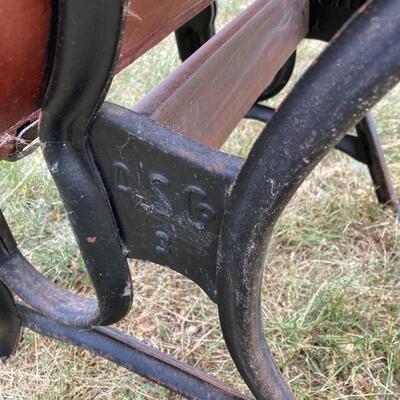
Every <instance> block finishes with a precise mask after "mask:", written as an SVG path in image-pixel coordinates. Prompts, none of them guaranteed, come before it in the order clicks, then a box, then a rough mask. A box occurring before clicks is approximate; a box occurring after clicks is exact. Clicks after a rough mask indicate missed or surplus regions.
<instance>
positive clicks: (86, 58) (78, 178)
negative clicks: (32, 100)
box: [0, 0, 132, 327]
mask: <svg viewBox="0 0 400 400" xmlns="http://www.w3.org/2000/svg"><path fill="white" fill-rule="evenodd" d="M126 4H127V1H125V0H113V1H109V0H85V1H84V2H83V1H82V0H68V1H66V0H61V1H60V2H59V25H58V28H59V30H58V37H57V50H56V55H55V63H54V67H53V71H52V76H51V80H50V84H49V87H48V89H47V93H46V96H45V104H44V107H43V111H42V116H41V122H40V134H39V136H40V140H41V144H42V149H43V154H44V157H45V159H46V162H47V165H48V167H49V170H50V172H51V174H52V176H53V179H54V181H55V183H56V184H57V187H58V190H59V192H60V195H61V197H62V200H63V203H64V205H65V208H66V211H67V213H68V217H69V220H70V223H71V225H72V228H73V231H74V233H75V236H76V239H77V242H78V244H79V248H80V250H81V254H82V257H83V259H84V261H85V264H86V268H87V270H88V273H89V275H90V279H91V281H92V283H93V286H94V289H95V292H96V296H97V301H96V300H90V299H83V298H81V297H79V296H76V295H73V294H71V293H69V292H67V291H65V290H63V289H60V288H58V287H57V286H55V285H54V284H52V283H50V282H49V281H47V280H46V279H45V278H44V277H43V276H42V275H41V274H40V273H39V272H38V271H37V270H35V269H34V268H33V267H32V265H30V264H29V262H28V261H27V260H26V259H25V258H24V257H23V255H22V254H21V253H20V252H19V251H18V249H17V246H16V243H15V241H14V239H13V238H12V235H11V232H10V231H9V229H8V228H7V226H6V223H5V221H4V218H3V217H1V219H2V220H3V221H1V222H2V225H3V229H2V238H3V241H5V242H6V243H7V246H5V247H4V248H3V249H2V251H1V255H0V259H1V261H2V265H1V268H0V278H1V279H2V280H3V281H4V282H5V283H6V285H7V286H8V287H9V288H10V289H11V290H12V291H13V292H15V293H16V294H17V295H18V296H20V297H21V298H22V299H23V300H24V301H26V302H27V303H28V304H30V305H31V306H32V307H34V308H35V309H36V310H38V311H40V312H42V313H44V314H46V315H48V316H50V317H52V318H54V319H57V320H59V321H61V322H63V323H66V324H70V325H74V326H80V327H89V326H92V325H108V324H111V323H114V322H117V321H119V320H120V319H121V318H123V317H124V316H125V315H126V313H127V312H128V311H129V309H130V306H131V301H132V284H131V278H130V274H129V268H128V264H127V261H126V257H125V255H124V253H123V250H122V246H121V242H120V240H119V234H118V230H117V228H116V223H115V221H114V216H113V213H112V210H111V206H110V204H109V200H108V197H107V195H106V191H105V188H104V185H103V182H102V180H101V178H100V174H99V173H98V171H97V168H96V166H95V163H94V161H93V159H92V155H91V152H90V149H89V147H88V144H87V132H88V129H89V128H90V126H91V124H92V122H93V119H94V118H95V114H96V112H97V110H98V108H99V107H100V105H101V104H102V102H103V100H104V97H105V93H106V91H107V89H108V87H109V85H110V82H111V78H112V76H113V72H114V69H115V65H116V60H117V59H118V53H119V45H120V38H121V32H122V28H123V22H124V17H123V16H124V7H125V6H126Z"/></svg>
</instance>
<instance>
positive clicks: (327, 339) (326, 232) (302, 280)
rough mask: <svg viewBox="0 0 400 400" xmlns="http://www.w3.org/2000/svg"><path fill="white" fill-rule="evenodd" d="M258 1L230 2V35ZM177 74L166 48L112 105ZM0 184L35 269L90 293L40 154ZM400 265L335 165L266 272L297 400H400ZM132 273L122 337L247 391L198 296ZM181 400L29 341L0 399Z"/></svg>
mask: <svg viewBox="0 0 400 400" xmlns="http://www.w3.org/2000/svg"><path fill="white" fill-rule="evenodd" d="M247 2H249V0H247V1H243V0H235V1H228V0H224V1H221V7H220V8H221V17H220V20H219V23H220V24H222V23H224V21H225V20H227V19H229V18H230V17H231V16H232V15H234V14H237V12H238V11H239V9H240V8H241V7H243V6H244V4H245V3H247ZM320 49H321V46H320V45H317V44H313V43H311V44H308V45H306V46H303V47H302V49H301V51H300V56H299V63H298V67H297V70H296V76H299V74H301V72H302V71H303V70H304V69H305V68H306V66H307V65H308V63H309V62H310V61H311V60H312V59H313V58H314V57H315V56H316V55H317V54H318V52H319V51H320ZM244 62H245V61H244ZM177 64H178V60H177V57H176V55H175V51H174V43H173V38H168V39H167V40H166V41H164V42H163V43H162V44H161V45H160V46H158V47H157V49H155V50H153V51H152V52H150V53H149V54H147V55H146V56H145V57H144V58H142V59H141V60H139V62H137V63H136V64H135V65H133V66H132V67H130V68H129V69H127V70H126V71H125V72H123V73H122V74H121V75H120V76H119V77H117V79H116V80H115V82H114V85H113V88H112V91H111V93H110V96H109V100H111V101H114V102H117V103H119V104H122V105H124V106H128V107H129V106H131V105H133V104H134V103H135V102H136V101H137V100H138V99H139V98H140V97H141V96H142V95H143V94H144V93H146V92H147V91H148V90H149V89H150V88H151V87H152V86H154V85H155V84H156V83H157V82H158V81H159V80H160V79H161V78H162V77H163V76H165V75H166V74H167V73H168V71H169V70H170V69H172V68H173V67H174V66H175V65H177ZM154 66H156V68H154ZM294 80H295V79H294ZM286 92H287V91H286ZM281 98H282V96H281V97H280V99H281ZM280 99H277V100H275V103H277V102H279V101H280ZM399 99H400V88H397V89H395V90H394V91H393V92H392V93H391V94H390V95H389V96H387V97H386V98H385V99H384V100H383V101H382V102H381V103H380V104H379V105H378V106H377V107H376V109H375V110H374V114H375V116H376V117H377V120H378V124H379V128H380V132H381V137H382V140H383V143H384V146H385V148H386V150H387V156H388V160H389V164H390V167H391V170H392V172H393V177H394V181H395V184H396V186H397V189H398V191H399V192H400V162H399V161H400V142H399V137H398V136H397V133H398V132H399V131H400V120H399V119H398V118H397V114H396V111H397V104H398V102H399ZM261 127H262V126H261V125H260V124H258V123H254V122H248V121H246V122H243V123H241V125H240V126H239V127H238V129H237V130H236V131H235V133H234V135H233V136H232V138H231V139H230V141H229V142H228V143H227V145H226V146H225V150H226V151H229V152H233V153H235V154H240V155H245V154H247V152H248V151H249V149H250V147H251V144H252V142H253V140H254V138H255V137H256V136H257V134H258V133H259V131H260V128H261ZM0 185H1V206H2V208H3V209H4V210H5V213H6V216H7V217H8V219H9V220H10V222H11V225H12V227H13V230H14V233H15V235H16V237H17V239H18V242H19V243H20V246H21V248H22V249H23V251H24V252H25V254H26V255H27V256H28V258H29V259H30V260H31V261H32V262H33V263H34V264H35V265H38V266H39V267H40V268H41V270H42V271H43V272H45V273H46V274H47V275H48V276H49V278H51V279H54V280H57V281H59V282H62V283H63V285H64V286H65V287H68V288H69V289H71V290H75V291H79V292H82V293H87V292H88V291H89V289H88V280H87V278H86V276H85V274H84V269H83V266H82V263H81V261H80V258H79V252H78V250H77V247H76V245H75V243H74V240H73V236H72V234H71V231H70V229H69V227H68V223H67V222H66V220H65V217H64V213H63V208H62V205H61V203H60V200H59V198H58V195H57V193H56V191H55V188H54V186H53V184H52V182H51V180H50V178H49V174H48V172H47V171H46V169H45V167H44V164H43V161H42V158H41V155H40V154H35V155H34V156H32V157H29V158H28V159H26V160H24V161H22V162H19V163H18V164H17V165H11V164H6V163H2V164H1V165H0ZM399 254H400V229H399V225H398V221H396V220H395V219H394V218H393V217H392V215H391V214H390V212H388V211H384V210H382V209H381V208H380V207H378V206H377V204H376V200H375V197H374V193H373V189H372V187H371V183H370V181H369V178H368V174H367V173H366V171H365V168H363V167H361V166H360V165H358V164H356V163H355V162H353V161H351V160H350V159H348V158H347V157H345V156H343V155H340V154H338V153H332V154H330V155H329V156H328V157H327V158H326V159H325V160H324V161H323V162H322V163H321V164H320V165H319V166H318V167H317V168H316V170H315V171H314V172H313V174H312V176H310V178H309V179H308V180H307V181H306V182H305V184H304V185H303V186H302V188H301V190H300V191H299V193H298V194H297V195H296V197H295V198H294V199H293V201H292V202H291V204H290V205H289V207H288V209H287V210H286V211H285V214H284V216H283V218H282V219H281V221H280V223H279V226H278V227H277V229H276V232H275V235H274V240H273V243H272V245H271V251H270V254H269V258H268V263H267V269H266V274H265V282H264V297H263V313H264V317H265V318H264V321H265V331H266V334H267V336H268V339H269V341H270V344H271V348H272V351H273V353H274V355H275V357H276V360H277V361H278V363H279V364H280V366H281V367H282V369H283V372H284V374H285V376H286V377H287V379H288V380H290V382H291V386H292V387H293V389H294V390H295V392H296V393H297V395H298V397H299V398H301V399H352V398H359V399H394V398H400V308H399V299H400V279H399V277H400V257H399ZM132 274H133V279H134V285H135V292H136V294H135V303H134V307H133V309H132V312H131V313H130V315H129V318H127V319H126V320H125V321H124V322H123V323H122V324H121V325H122V326H123V328H124V329H125V330H126V331H127V332H129V333H131V334H134V335H136V336H137V337H139V338H140V339H143V340H144V341H145V342H147V343H151V344H152V345H154V346H156V347H157V348H159V349H161V350H163V351H165V352H167V353H168V354H171V355H174V356H176V357H177V358H179V359H181V360H184V361H187V362H189V363H190V364H192V365H195V366H197V367H199V368H202V369H205V370H207V371H209V372H210V373H212V374H214V375H216V376H218V377H220V378H221V379H223V380H224V381H226V382H228V383H231V384H232V385H234V386H235V387H237V388H239V389H242V390H245V387H244V385H243V383H242V381H241V379H240V378H239V375H238V373H237V372H236V370H235V367H234V365H233V363H232V361H231V360H230V357H229V355H228V353H227V350H226V348H225V345H224V342H223V340H222V336H221V331H220V328H219V323H218V316H217V310H216V307H215V305H214V304H212V303H211V302H210V301H209V300H208V299H207V298H206V296H205V295H204V294H203V293H202V292H201V290H200V289H198V288H197V287H196V286H195V285H194V284H192V283H190V282H189V281H188V280H186V279H185V278H183V277H181V276H179V275H177V274H175V273H174V272H171V271H170V270H168V269H166V268H161V267H158V266H155V265H151V264H148V263H144V262H133V263H132ZM175 398H178V397H177V396H174V395H172V394H171V393H169V392H168V391H166V390H164V389H162V388H159V387H157V386H155V385H153V384H151V383H149V382H148V381H146V380H144V379H141V378H139V377H137V376H135V375H132V374H130V373H128V372H126V371H125V370H123V369H121V368H117V367H115V366H114V365H112V364H111V363H109V362H107V361H104V360H101V359H98V358H95V357H92V356H91V355H90V354H88V353H87V352H86V351H82V350H79V349H76V348H74V347H72V346H69V345H66V344H63V343H57V342H55V341H51V340H48V339H45V338H43V337H39V336H37V335H35V334H32V333H31V332H25V336H24V340H23V342H22V343H21V346H20V347H19V350H18V353H17V355H16V356H15V357H13V358H12V360H11V361H10V362H8V363H7V364H6V365H4V366H0V399H13V400H14V399H46V400H50V399H175Z"/></svg>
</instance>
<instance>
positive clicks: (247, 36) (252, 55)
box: [135, 0, 309, 148]
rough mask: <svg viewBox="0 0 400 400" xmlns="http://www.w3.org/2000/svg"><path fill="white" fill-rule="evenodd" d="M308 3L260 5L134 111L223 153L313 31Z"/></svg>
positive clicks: (283, 0)
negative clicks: (263, 93) (274, 78)
mask: <svg viewBox="0 0 400 400" xmlns="http://www.w3.org/2000/svg"><path fill="white" fill-rule="evenodd" d="M308 9H309V8H308V0H256V1H255V2H254V3H252V5H250V6H249V7H248V8H247V9H246V10H245V11H244V12H243V13H242V14H241V15H240V16H239V17H237V18H236V19H235V20H234V21H232V22H231V23H230V24H229V25H228V26H227V27H225V29H223V30H222V31H221V32H219V33H218V34H217V35H216V36H215V37H214V38H213V39H211V40H210V41H209V42H208V43H206V44H205V45H204V46H203V47H202V48H201V49H200V50H199V51H198V52H196V53H195V54H194V55H193V56H192V57H190V58H189V59H188V60H186V62H185V63H183V64H182V65H181V66H180V67H178V68H177V69H176V70H175V71H174V72H173V73H172V74H170V75H169V76H168V77H167V78H166V79H165V80H164V81H163V82H162V83H161V84H160V85H159V86H158V87H156V88H155V89H154V90H153V91H152V92H151V93H149V94H148V95H147V96H146V97H145V98H144V99H143V100H142V101H141V102H139V103H138V104H137V105H136V106H135V111H137V112H140V113H144V114H147V115H149V116H150V117H151V118H152V119H153V120H154V121H156V122H159V123H160V124H162V125H164V126H167V127H169V128H172V129H174V130H176V131H177V132H180V133H182V134H183V135H185V136H187V137H190V138H191V139H193V140H195V141H197V142H199V143H202V144H205V145H208V146H210V147H213V148H219V147H220V146H221V145H222V144H223V143H224V142H225V141H226V139H227V138H228V136H229V135H230V133H231V132H232V130H233V129H234V128H235V126H236V125H237V124H238V123H239V121H240V120H241V119H242V118H243V116H244V115H245V114H246V112H247V111H248V110H249V108H250V107H251V105H252V104H253V103H254V102H255V101H256V100H257V98H258V96H259V94H261V92H262V91H263V89H265V87H266V86H267V85H268V83H269V82H270V81H271V80H272V79H273V77H274V76H275V74H276V73H277V72H278V71H279V69H280V68H281V66H282V65H283V64H284V62H285V61H286V60H287V59H288V57H289V56H290V55H291V54H292V53H293V51H294V50H295V49H296V47H297V46H298V44H299V42H300V41H301V40H302V39H303V38H304V37H305V36H306V34H307V31H308Z"/></svg>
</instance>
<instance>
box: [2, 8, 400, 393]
mask: <svg viewBox="0 0 400 400" xmlns="http://www.w3.org/2000/svg"><path fill="white" fill-rule="evenodd" d="M59 3H60V4H59V6H60V9H59V21H60V24H59V30H58V47H57V52H56V58H55V66H54V71H53V74H52V79H51V82H50V88H49V90H48V92H47V96H46V102H45V106H44V110H43V116H42V119H41V125H40V139H41V142H42V149H43V153H44V155H45V158H46V161H47V164H48V167H49V170H50V171H51V173H52V176H53V178H54V180H55V181H56V183H57V186H58V189H59V191H60V194H61V197H62V200H63V202H64V204H65V207H66V209H67V212H68V215H69V218H70V222H71V225H72V227H73V229H74V232H75V235H76V237H77V241H78V244H79V246H80V249H81V252H82V256H83V258H84V260H85V262H86V266H87V269H88V271H89V275H90V277H91V280H92V282H93V285H94V288H95V290H96V295H97V300H91V299H82V298H81V297H79V296H76V295H73V294H71V293H68V292H67V291H65V290H63V289H61V288H58V287H56V286H55V285H54V284H53V283H51V282H49V281H47V280H46V279H45V278H44V277H43V276H42V275H41V274H40V273H39V272H38V271H37V270H36V269H35V268H34V267H33V266H32V265H31V264H30V263H29V262H28V261H27V260H26V259H25V258H24V256H23V255H22V254H21V253H20V251H19V250H18V247H17V244H16V242H15V240H14V238H13V236H12V233H11V231H10V229H9V227H8V225H7V223H6V221H5V219H4V217H3V215H2V214H1V213H0V279H1V282H0V357H2V358H6V357H8V356H9V355H10V354H11V353H12V352H13V351H14V349H15V346H16V344H17V342H18V340H19V331H20V324H21V323H22V324H23V325H24V326H25V327H27V328H29V329H32V330H34V331H36V332H38V333H40V334H43V335H46V336H49V337H52V338H55V339H57V340H63V341H68V342H70V343H72V344H74V345H76V346H81V347H83V348H86V349H88V350H90V351H91V352H93V353H95V354H98V355H100V356H102V357H104V358H107V359H109V360H111V361H114V362H116V363H117V364H119V365H122V366H124V367H126V368H128V369H129V370H131V371H133V372H136V373H138V374H140V375H142V376H144V377H147V378H148V379H150V380H152V381H154V382H156V383H158V384H160V385H163V386H165V387H167V388H168V389H170V390H172V391H174V392H177V393H179V394H181V395H183V396H185V397H188V398H193V399H205V398H213V399H246V398H247V397H246V396H244V395H242V394H240V393H237V392H236V391H234V390H232V389H230V388H228V387H227V386H225V385H223V384H222V383H220V382H218V381H216V380H215V379H214V378H211V377H209V376H208V375H206V374H204V373H202V372H200V371H198V370H195V369H193V368H190V367H188V366H187V365H185V364H183V363H180V362H178V361H176V360H174V359H172V358H171V357H168V356H166V355H163V354H161V353H160V352H158V351H156V350H155V349H152V348H150V347H149V346H146V345H144V344H143V343H141V342H139V341H137V340H136V339H134V338H131V337H128V336H127V335H125V334H123V333H122V332H119V331H116V330H115V329H111V328H105V327H99V326H98V325H109V324H111V323H113V322H115V321H118V320H120V319H121V318H123V317H124V315H125V314H126V313H127V311H128V310H129V307H130V304H131V301H132V286H131V280H130V276H129V271H128V267H127V260H126V259H127V258H140V259H146V260H151V261H155V262H157V263H159V264H163V265H166V266H169V267H171V268H173V269H174V270H176V271H178V272H180V273H181V274H183V275H185V276H187V277H188V278H190V279H191V280H193V281H194V282H196V283H197V284H198V285H199V286H200V287H202V288H203V290H204V291H205V292H206V293H207V294H208V296H209V297H210V298H212V299H213V300H214V301H216V302H217V305H218V308H219V315H220V321H221V326H222V329H223V333H224V337H225V340H226V343H227V346H228V349H229V351H230V353H231V355H232V357H233V359H234V361H235V363H236V365H237V367H238V369H239V371H240V373H241V374H242V376H243V378H244V380H245V382H246V383H247V385H248V386H249V388H250V389H251V391H252V392H253V394H254V396H255V397H256V398H257V399H291V398H293V397H294V396H293V394H292V392H291V391H290V389H289V387H288V386H287V384H286V383H285V381H284V379H283V377H282V376H281V373H280V371H279V368H278V367H277V366H276V364H275V362H274V360H273V358H272V356H271V354H270V351H269V349H268V345H267V342H266V340H265V337H264V332H263V329H262V321H261V312H260V309H261V300H260V296H261V283H262V274H263V267H264V261H265V255H266V252H267V246H268V242H269V238H270V236H271V234H272V231H273V228H274V225H275V223H276V221H277V220H278V218H279V217H280V215H281V213H282V211H283V209H284V208H285V206H286V204H287V203H288V202H289V200H290V198H291V197H292V195H293V194H294V193H295V192H296V190H297V188H298V187H299V185H300V184H301V183H302V181H303V180H304V179H305V178H306V176H307V175H308V174H309V173H310V172H311V170H312V169H313V168H314V167H315V165H316V164H317V163H318V162H319V161H320V160H321V159H322V157H323V156H324V155H325V154H326V153H327V152H328V151H330V150H331V149H333V148H334V147H335V146H337V147H338V148H341V150H344V151H346V152H347V153H348V154H350V155H352V156H353V157H355V158H356V159H358V160H359V161H361V162H364V163H366V164H367V165H368V166H369V168H370V170H371V174H372V176H375V177H376V181H379V180H385V179H387V176H388V173H387V170H385V169H384V164H383V163H382V157H383V155H382V153H381V152H380V151H381V147H380V146H379V144H378V142H377V135H376V132H375V130H374V126H373V121H372V119H371V116H370V115H369V114H367V112H368V110H369V109H370V108H371V107H372V106H373V105H374V104H375V103H376V102H377V101H378V100H379V99H380V98H381V97H382V96H383V95H384V94H385V93H387V91H388V90H389V89H390V88H392V87H393V86H394V85H395V84H396V83H397V82H398V81H399V79H400V42H399V41H398V37H399V36H400V18H399V17H398V1H397V0H375V1H373V2H371V3H370V4H369V5H368V7H367V8H365V9H364V8H363V9H362V10H361V11H359V12H358V13H357V16H356V17H355V18H354V19H353V20H352V21H351V23H350V24H349V25H348V26H347V27H346V28H345V29H344V30H343V31H342V32H341V33H340V35H338V36H337V37H336V38H335V39H334V40H333V41H332V43H331V45H330V46H329V48H328V49H327V50H326V51H325V52H324V54H323V55H322V56H321V57H320V58H319V59H318V61H317V62H316V63H315V64H314V65H313V67H312V68H310V70H309V71H308V72H307V73H306V74H305V76H304V77H303V79H302V80H301V81H300V82H299V83H298V85H297V86H296V88H295V89H294V90H293V92H292V93H291V94H290V95H289V96H288V98H287V99H286V100H285V101H284V103H283V104H282V106H281V107H280V108H279V110H278V111H277V112H275V111H274V110H273V109H271V108H267V107H265V106H261V105H256V106H254V107H253V108H252V110H250V111H249V113H248V115H247V117H248V118H254V119H257V120H259V121H263V122H268V125H267V128H266V129H265V131H264V132H263V133H262V135H261V136H260V137H259V138H258V140H257V141H256V143H255V145H254V147H253V149H252V150H251V152H250V155H249V157H248V158H247V159H246V160H244V161H243V160H242V159H239V158H237V157H232V156H229V155H227V154H224V153H221V152H218V151H214V150H211V149H209V148H207V147H205V146H202V145H199V144H197V143H194V142H192V141H191V140H189V139H186V138H184V137H182V136H181V135H179V134H178V133H176V132H172V131H171V130H169V129H167V128H165V127H162V126H160V125H158V124H156V123H154V122H153V121H151V120H149V119H148V117H146V116H144V115H138V114H136V113H134V112H133V111H130V110H127V109H123V108H121V107H118V106H115V105H112V104H107V103H104V97H105V93H106V91H107V89H108V86H109V83H110V80H111V78H112V76H113V73H114V66H115V61H116V60H117V58H118V47H119V38H120V35H121V31H122V28H123V8H124V6H125V2H124V1H123V0H119V1H114V2H110V1H109V0H87V1H85V2H82V1H81V0H68V1H67V0H60V2H59ZM328 3H329V2H328ZM319 4H320V5H324V4H325V5H326V4H327V2H326V1H320V2H319ZM332 4H333V3H332ZM348 4H350V5H351V4H353V2H348ZM210 10H212V9H210ZM210 10H209V11H210ZM209 11H207V12H209ZM202 18H204V15H203V16H202ZM213 18H214V17H213ZM211 20H212V18H210V14H207V18H205V19H204V20H202V22H201V23H200V25H201V26H203V27H208V28H210V24H208V25H207V24H204V21H208V22H210V21H211ZM198 21H199V20H198ZM192 24H193V22H192ZM188 26H191V25H190V23H189V24H188V25H187V26H186V28H188ZM208 28H207V29H208ZM329 29H331V28H329ZM182 32H183V31H182ZM182 32H181V33H182ZM208 32H209V33H210V32H211V31H210V30H209V31H208ZM207 35H208V34H207ZM207 35H206V36H207ZM177 36H179V34H177ZM365 37H368V38H369V42H368V51H365V46H366V44H365ZM192 39H193V38H192ZM192 39H190V40H189V41H188V43H192ZM189 47H190V46H189ZM89 50H90V51H89ZM185 52H186V50H185V51H183V47H182V48H181V54H183V53H185ZM185 54H186V53H185ZM339 61H340V62H339ZM365 115H367V117H364V116H365ZM363 117H364V119H363ZM359 121H361V122H359ZM355 125H356V126H357V133H358V138H356V137H354V138H355V139H353V136H351V137H349V136H344V135H345V134H346V132H347V131H348V130H349V129H351V128H352V127H353V126H355ZM343 137H345V139H343ZM361 143H362V146H360V144H361ZM371 154H372V155H373V157H371ZM385 190H386V192H385ZM377 192H378V196H381V201H386V200H387V199H388V198H389V200H393V197H390V196H392V195H393V193H389V192H387V187H385V188H384V187H382V186H381V187H377ZM14 294H15V295H18V296H19V297H20V298H21V299H22V303H19V304H17V305H15V303H14V300H13V295H14ZM82 327H84V328H85V329H82Z"/></svg>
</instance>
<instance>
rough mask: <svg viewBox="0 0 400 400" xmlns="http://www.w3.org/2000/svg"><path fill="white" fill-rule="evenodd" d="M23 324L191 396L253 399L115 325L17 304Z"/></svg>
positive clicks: (193, 397)
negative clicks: (58, 317)
mask: <svg viewBox="0 0 400 400" xmlns="http://www.w3.org/2000/svg"><path fill="white" fill-rule="evenodd" d="M18 310H19V312H20V314H21V316H22V322H23V324H24V325H25V326H26V327H27V328H29V329H31V330H33V331H35V332H37V333H40V334H42V335H45V336H48V337H51V338H54V339H57V340H62V341H66V342H69V343H72V344H73V345H76V346H80V347H83V348H85V349H87V350H89V351H90V352H92V353H95V354H97V355H99V356H100V357H103V358H106V359H108V360H110V361H113V362H115V363H117V364H119V365H121V366H122V367H124V368H127V369H128V370H130V371H132V372H135V373H136V374H139V375H141V376H143V377H145V378H147V379H150V380H151V381H153V382H155V383H157V384H159V385H162V386H164V387H166V388H168V389H169V390H171V391H173V392H175V393H179V394H181V395H182V396H184V397H186V398H189V399H198V400H204V399H215V400H250V398H249V397H247V396H245V395H243V394H241V393H239V392H237V391H235V390H233V389H232V388H230V387H229V386H227V385H225V384H223V383H221V382H220V381H218V380H217V379H215V378H213V377H212V376H210V375H208V374H206V373H204V372H202V371H200V370H198V369H196V368H193V367H190V366H189V365H187V364H185V363H183V362H180V361H178V360H176V359H174V358H172V357H171V356H168V355H166V354H163V353H161V352H160V351H158V350H156V349H154V348H153V347H150V346H148V345H146V344H144V343H143V342H141V341H139V340H137V339H135V338H133V337H131V336H128V335H126V334H124V333H122V332H121V331H118V330H116V329H112V328H93V329H88V330H82V329H78V328H74V327H71V326H68V325H63V324H61V323H59V322H57V321H54V320H51V319H50V318H48V317H45V316H43V315H41V314H39V313H38V312H36V311H33V310H32V309H30V308H29V307H27V306H26V305H23V304H19V305H18Z"/></svg>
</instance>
